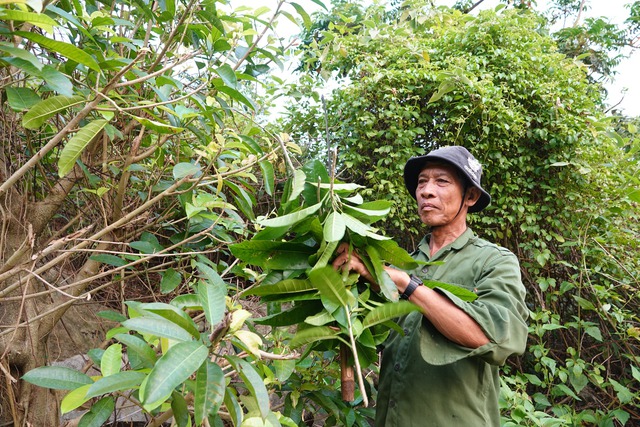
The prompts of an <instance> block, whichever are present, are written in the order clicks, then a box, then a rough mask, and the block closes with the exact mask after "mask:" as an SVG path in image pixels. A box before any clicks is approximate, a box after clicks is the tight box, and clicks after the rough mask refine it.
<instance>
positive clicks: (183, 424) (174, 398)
mask: <svg viewBox="0 0 640 427" xmlns="http://www.w3.org/2000/svg"><path fill="white" fill-rule="evenodd" d="M171 411H172V412H173V419H174V420H175V423H176V425H177V426H178V427H187V426H189V427H190V426H191V418H190V417H191V414H190V412H189V405H187V400H186V399H185V398H184V396H183V395H182V394H180V393H178V392H177V391H174V392H173V393H171ZM197 425H199V424H197Z"/></svg>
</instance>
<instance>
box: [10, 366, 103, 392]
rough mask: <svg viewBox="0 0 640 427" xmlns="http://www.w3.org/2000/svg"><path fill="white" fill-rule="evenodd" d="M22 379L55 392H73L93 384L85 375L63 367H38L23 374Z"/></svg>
mask: <svg viewBox="0 0 640 427" xmlns="http://www.w3.org/2000/svg"><path fill="white" fill-rule="evenodd" d="M22 379H23V380H24V381H26V382H28V383H31V384H34V385H37V386H40V387H45V388H52V389H55V390H73V389H75V388H78V387H82V386H83V385H85V384H93V380H92V379H91V378H89V377H88V376H87V375H85V374H83V373H82V372H78V371H76V370H75V369H70V368H65V367H63V366H40V367H39V368H35V369H32V370H30V371H29V372H27V373H26V374H24V375H23V376H22Z"/></svg>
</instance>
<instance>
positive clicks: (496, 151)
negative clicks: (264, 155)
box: [289, 2, 640, 425]
mask: <svg viewBox="0 0 640 427" xmlns="http://www.w3.org/2000/svg"><path fill="white" fill-rule="evenodd" d="M404 7H405V8H404V9H402V10H401V13H398V14H395V15H394V14H389V11H388V10H386V9H384V8H382V7H376V6H372V7H369V8H367V9H366V10H365V11H364V13H363V15H364V16H363V18H362V19H361V20H359V21H358V22H354V21H352V20H350V19H348V18H345V19H344V20H339V21H335V22H333V25H332V26H331V28H329V29H328V30H327V31H325V32H324V33H322V37H321V38H318V40H317V41H316V42H315V44H312V45H310V46H309V49H308V50H307V52H306V63H307V64H309V65H310V66H311V67H312V69H313V70H318V69H320V73H319V75H320V76H328V75H331V73H334V74H336V75H339V76H342V77H343V79H344V84H342V85H341V86H340V87H339V88H338V89H335V90H334V91H333V92H332V94H331V98H330V99H329V100H328V101H327V102H326V106H325V105H322V104H320V103H318V102H317V101H316V99H317V97H318V96H317V94H316V93H314V92H313V90H316V91H317V90H318V89H317V88H316V87H313V86H312V85H309V86H308V91H307V92H306V93H307V96H305V97H303V98H301V101H300V103H299V106H296V107H295V108H292V110H291V115H290V117H291V119H290V121H289V126H290V127H289V130H290V131H291V132H292V134H293V135H294V136H295V137H296V138H298V139H300V140H301V141H306V142H307V149H309V150H310V151H315V152H316V153H318V154H319V155H322V154H323V150H324V146H323V145H322V143H321V144H314V141H323V140H324V138H323V136H324V134H325V129H324V128H323V127H322V126H318V125H315V126H314V124H320V123H322V119H323V118H324V117H325V110H326V111H328V114H326V117H327V118H328V129H329V132H328V134H329V135H331V141H332V143H333V144H334V145H335V148H336V149H337V150H339V152H340V153H341V155H340V159H341V161H342V164H341V166H342V171H341V173H342V176H345V177H348V179H350V180H352V181H354V182H358V183H360V184H362V185H364V186H365V187H367V188H368V189H369V192H370V194H372V196H373V197H376V198H381V197H386V198H387V199H388V200H392V201H393V202H394V206H395V211H394V215H393V217H392V219H391V220H390V221H389V223H388V225H387V226H386V227H385V229H386V231H387V232H388V233H389V234H390V235H392V236H394V237H395V238H396V239H399V240H400V241H403V242H405V244H407V246H408V247H411V246H412V243H413V242H415V240H416V239H417V238H419V237H421V234H422V233H424V230H421V229H420V226H419V224H418V223H417V218H416V215H415V213H414V208H413V207H412V206H413V201H412V200H411V198H410V197H409V195H407V194H406V191H405V190H404V185H403V183H402V178H401V177H402V167H403V165H404V163H405V161H406V160H407V159H408V158H409V157H410V156H412V155H417V154H422V153H424V152H426V151H428V150H430V149H432V148H434V147H436V146H439V145H449V144H461V145H465V146H467V147H468V148H469V149H470V150H471V151H472V152H474V153H475V155H476V156H477V157H478V158H479V160H480V161H481V163H482V164H483V165H484V168H485V173H484V176H483V180H484V182H485V183H486V185H487V187H488V189H489V192H490V193H491V194H492V195H493V202H492V205H491V206H490V207H489V209H488V210H487V212H486V213H483V215H479V216H477V217H475V218H473V219H472V226H473V228H474V229H475V230H476V231H477V232H479V233H480V234H481V235H483V236H485V237H487V238H489V239H491V240H494V241H497V242H499V243H500V244H502V245H504V246H506V247H508V248H509V249H511V250H512V251H514V252H515V253H516V254H517V255H518V257H519V259H520V260H521V264H522V271H523V276H524V279H525V281H526V284H527V287H528V290H529V305H530V309H531V310H532V318H531V339H530V342H529V345H530V347H529V350H530V351H529V353H528V354H527V355H525V356H524V357H523V358H522V359H520V360H517V361H515V362H514V366H513V367H512V368H515V370H512V369H507V371H509V372H511V373H512V374H513V376H511V377H507V380H506V381H507V383H508V384H507V385H508V386H510V387H513V389H512V391H514V392H513V393H510V394H509V393H508V396H509V400H508V401H505V402H504V403H505V409H507V408H512V410H511V411H505V416H506V419H505V422H507V420H512V422H513V423H515V425H523V424H528V423H534V424H535V423H538V422H545V423H547V422H548V423H552V424H553V423H555V424H562V423H576V424H580V423H581V422H593V423H598V424H601V425H607V423H611V422H613V420H617V421H618V422H620V423H625V422H626V421H628V420H629V419H631V418H632V419H638V417H639V416H640V414H638V412H637V410H636V406H635V405H636V404H637V399H638V389H637V386H636V385H634V384H636V382H637V379H638V375H639V373H640V371H639V368H638V366H639V365H638V356H639V350H640V348H639V344H640V343H639V342H638V337H637V321H638V318H637V312H638V309H639V307H638V305H637V296H638V275H637V272H638V264H639V262H640V259H639V258H638V256H637V253H638V239H637V238H638V219H639V218H638V202H639V198H638V192H637V174H638V159H637V150H638V138H637V133H636V132H637V128H635V126H633V125H630V126H628V127H626V128H625V126H622V129H623V132H622V133H621V134H620V133H616V132H615V127H616V126H617V123H618V122H619V119H616V118H615V117H607V116H606V115H605V114H604V113H603V110H604V106H603V105H602V104H601V102H600V96H601V91H600V88H599V86H597V85H594V84H592V83H591V80H590V79H589V78H588V75H587V74H588V70H587V68H586V67H585V66H583V65H582V64H581V63H580V62H578V61H576V60H574V59H571V58H567V57H566V56H565V55H563V54H561V53H560V52H559V51H558V47H557V45H556V43H555V42H554V40H553V39H552V38H551V37H549V36H548V35H545V34H547V32H548V31H547V30H546V29H545V27H544V24H545V21H544V20H543V19H542V18H540V17H539V16H537V15H536V14H534V13H530V12H529V11H526V10H506V9H504V8H501V7H498V8H497V9H496V10H489V11H482V12H479V13H478V15H477V16H471V15H468V14H463V13H461V12H459V11H452V10H447V9H442V10H433V9H432V8H430V7H428V6H424V5H422V6H421V5H420V4H419V2H416V3H414V4H413V6H411V5H408V4H407V3H405V4H404ZM334 16H336V17H340V16H342V15H341V14H340V13H339V12H334ZM318 63H321V67H319V65H318ZM527 383H528V385H527ZM508 389H509V388H508V387H507V388H505V390H508ZM519 393H522V394H519ZM567 399H569V401H570V402H571V404H567ZM594 402H597V403H594Z"/></svg>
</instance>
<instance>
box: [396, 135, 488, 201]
mask: <svg viewBox="0 0 640 427" xmlns="http://www.w3.org/2000/svg"><path fill="white" fill-rule="evenodd" d="M431 161H440V162H445V163H448V164H450V165H452V166H453V167H455V168H456V169H457V170H459V171H460V173H462V174H463V175H464V176H466V177H467V178H468V179H469V182H470V183H471V184H472V185H473V186H474V187H476V188H477V189H478V190H480V198H479V199H478V201H477V202H476V203H475V205H473V206H470V207H469V212H480V211H481V210H483V209H484V208H486V207H487V206H488V205H489V203H491V196H490V195H489V193H487V192H486V191H485V190H484V189H483V188H482V185H481V184H480V180H481V178H482V165H481V164H480V162H479V161H478V160H476V158H475V157H473V154H471V153H470V152H469V150H467V149H466V148H464V147H462V146H460V145H452V146H448V147H441V148H438V149H436V150H433V151H431V152H430V153H429V154H426V155H424V156H417V157H412V158H410V159H409V160H408V161H407V164H406V165H404V185H405V187H407V190H408V191H409V194H411V196H413V198H414V199H415V198H416V189H417V188H418V176H419V175H420V172H422V169H424V167H425V165H426V164H427V162H431Z"/></svg>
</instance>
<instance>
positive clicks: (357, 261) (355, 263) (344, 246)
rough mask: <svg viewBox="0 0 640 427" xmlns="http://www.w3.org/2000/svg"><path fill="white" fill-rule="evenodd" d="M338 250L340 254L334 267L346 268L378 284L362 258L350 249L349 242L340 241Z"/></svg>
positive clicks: (334, 261) (338, 268)
mask: <svg viewBox="0 0 640 427" xmlns="http://www.w3.org/2000/svg"><path fill="white" fill-rule="evenodd" d="M336 252H337V253H338V256H337V257H336V258H335V259H334V260H333V263H332V265H333V268H335V269H336V270H338V271H344V270H345V269H346V270H348V271H353V272H356V273H358V274H359V275H360V277H362V278H364V279H365V280H366V281H367V282H369V283H371V284H372V285H375V286H377V284H376V281H375V279H374V278H373V276H372V275H371V273H370V272H369V270H367V267H366V266H365V265H364V263H363V262H362V259H361V258H360V257H359V256H358V254H357V253H355V252H354V251H352V250H350V246H349V244H348V243H346V242H343V243H340V246H338V249H337V250H336Z"/></svg>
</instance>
